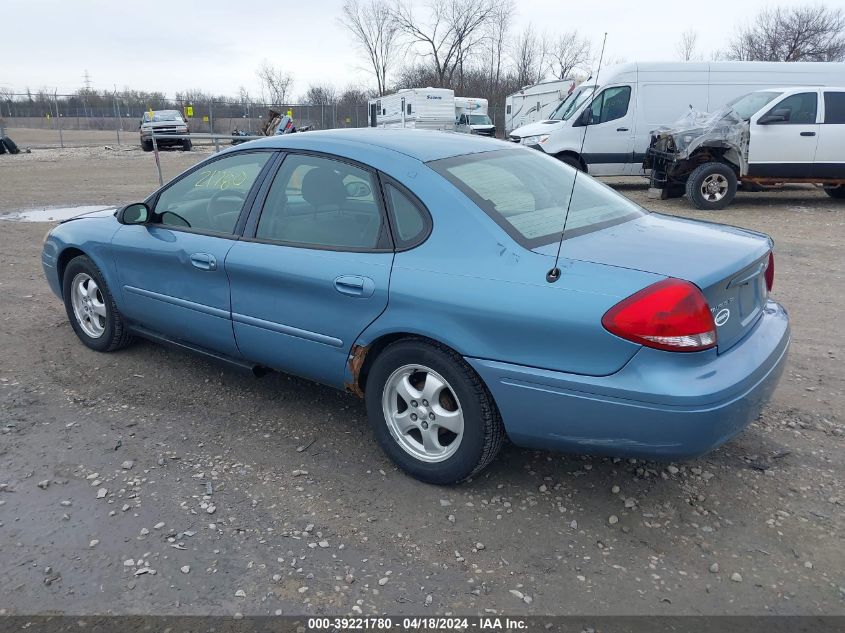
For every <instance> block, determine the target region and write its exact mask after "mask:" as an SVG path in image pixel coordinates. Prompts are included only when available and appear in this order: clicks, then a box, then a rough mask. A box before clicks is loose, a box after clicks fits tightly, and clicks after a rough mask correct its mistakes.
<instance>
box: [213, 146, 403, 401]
mask: <svg viewBox="0 0 845 633" xmlns="http://www.w3.org/2000/svg"><path fill="white" fill-rule="evenodd" d="M383 207H384V203H383V200H382V196H381V193H380V188H379V182H378V178H377V176H376V174H375V173H374V172H373V171H371V170H369V169H367V168H365V167H363V166H361V165H358V164H353V163H351V162H348V161H345V160H342V159H338V158H335V157H328V156H323V155H312V154H300V153H291V154H288V155H287V156H286V157H285V159H284V161H283V162H282V164H281V166H280V167H279V169H278V172H277V173H276V175H275V177H274V178H273V181H272V185H271V186H270V188H269V191H268V193H267V195H266V198H265V199H264V201H263V206H262V208H261V211H260V215H259V216H258V217H257V218H254V217H251V218H250V222H249V223H248V225H247V228H246V230H245V232H244V238H243V239H242V240H241V241H239V242H238V243H237V244H235V245H234V246H233V247H232V249H231V250H230V251H229V253H228V255H227V256H226V272H227V274H228V276H229V280H230V284H231V296H232V319H233V321H234V331H235V339H236V341H237V344H238V347H239V349H240V350H241V352H242V353H243V355H244V356H245V357H247V358H248V359H250V360H252V361H255V362H258V363H261V364H263V365H266V366H268V367H272V368H274V369H278V370H281V371H285V372H288V373H292V374H296V375H299V376H303V377H305V378H310V379H312V380H316V381H318V382H322V383H325V384H330V385H334V386H341V385H342V382H343V376H344V370H345V368H346V363H347V360H348V355H349V352H350V350H351V347H352V344H353V343H354V341H355V340H356V339H357V337H358V335H359V334H360V333H361V332H362V331H363V330H364V329H365V328H366V327H367V326H368V325H369V324H370V323H372V322H373V321H374V320H375V319H376V318H377V317H378V316H379V315H380V314H381V313H382V311H383V310H384V309H385V307H386V306H387V295H388V284H389V281H390V270H391V266H392V263H393V247H392V243H391V239H390V231H389V227H388V224H387V221H386V220H385V214H384V208H383ZM253 225H254V226H253Z"/></svg>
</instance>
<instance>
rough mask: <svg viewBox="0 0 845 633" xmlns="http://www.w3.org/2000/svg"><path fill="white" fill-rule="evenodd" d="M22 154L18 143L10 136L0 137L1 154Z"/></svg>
mask: <svg viewBox="0 0 845 633" xmlns="http://www.w3.org/2000/svg"><path fill="white" fill-rule="evenodd" d="M6 153H9V154H20V153H21V150H20V148H19V147H18V146H17V144H16V143H15V142H14V141H13V140H12V139H10V138H9V137H8V136H2V137H0V154H6Z"/></svg>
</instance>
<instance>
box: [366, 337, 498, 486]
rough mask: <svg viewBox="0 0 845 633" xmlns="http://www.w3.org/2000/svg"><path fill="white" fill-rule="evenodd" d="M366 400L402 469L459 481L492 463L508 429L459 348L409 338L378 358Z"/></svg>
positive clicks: (381, 438) (424, 477)
mask: <svg viewBox="0 0 845 633" xmlns="http://www.w3.org/2000/svg"><path fill="white" fill-rule="evenodd" d="M364 401H365V403H366V405H367V417H368V418H369V420H370V424H371V425H372V427H373V432H374V433H375V436H376V439H377V440H378V442H379V444H380V445H381V447H382V449H383V450H384V452H385V453H387V455H388V457H390V458H391V459H392V460H393V461H394V462H395V463H396V464H397V465H398V466H399V467H400V468H401V469H402V470H404V471H405V472H406V473H408V474H409V475H411V476H412V477H416V478H417V479H419V480H421V481H425V482H427V483H431V484H440V485H444V484H454V483H458V482H460V481H463V480H465V479H467V478H468V477H471V476H472V475H474V474H475V473H477V472H480V471H481V470H482V469H483V468H484V467H485V466H487V465H488V464H489V463H490V462H491V461H493V458H494V457H495V456H496V454H497V453H498V452H499V449H500V448H501V446H502V442H503V441H504V438H505V429H504V425H503V424H502V418H501V416H500V415H499V411H498V409H497V408H496V404H495V402H493V397H492V396H491V395H490V392H489V391H488V389H487V387H486V386H485V385H484V383H483V382H482V381H481V378H479V376H478V374H476V373H475V371H474V370H473V369H472V367H470V366H469V365H467V364H466V362H465V361H464V359H463V358H461V357H460V356H459V355H458V354H456V353H455V352H453V351H452V350H450V349H448V348H446V347H443V346H441V345H438V344H436V343H429V342H426V341H423V340H419V339H404V340H400V341H397V342H396V343H393V344H392V345H390V346H388V347H387V348H386V349H385V350H384V351H382V352H381V353H379V355H378V356H377V357H376V359H375V361H374V362H373V365H372V367H371V368H370V371H369V373H368V376H367V382H366V388H365V391H364Z"/></svg>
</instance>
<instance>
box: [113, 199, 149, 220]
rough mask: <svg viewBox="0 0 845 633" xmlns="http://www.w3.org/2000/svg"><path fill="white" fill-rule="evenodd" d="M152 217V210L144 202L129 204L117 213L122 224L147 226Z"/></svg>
mask: <svg viewBox="0 0 845 633" xmlns="http://www.w3.org/2000/svg"><path fill="white" fill-rule="evenodd" d="M151 217H152V213H150V208H149V207H148V206H147V205H146V204H144V203H143V202H136V203H135V204H127V205H126V206H125V207H123V208H122V209H120V210H119V211H118V212H117V221H118V222H120V223H121V224H146V223H147V222H149V221H150V218H151Z"/></svg>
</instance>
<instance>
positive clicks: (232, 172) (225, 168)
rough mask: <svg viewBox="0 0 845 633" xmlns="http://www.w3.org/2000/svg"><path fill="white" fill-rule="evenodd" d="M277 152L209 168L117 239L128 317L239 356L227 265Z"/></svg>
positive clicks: (176, 186) (227, 159)
mask: <svg viewBox="0 0 845 633" xmlns="http://www.w3.org/2000/svg"><path fill="white" fill-rule="evenodd" d="M273 155H274V154H273V153H272V152H268V151H240V152H237V153H233V154H228V155H224V156H222V157H221V158H219V159H218V160H214V161H211V162H207V163H203V164H202V165H200V166H199V167H198V168H196V169H194V170H192V171H190V172H189V173H187V174H185V175H184V176H182V177H181V178H179V179H178V180H176V181H175V182H173V183H172V184H170V185H169V186H168V187H167V188H165V189H164V190H162V191H161V192H160V193H159V194H158V195H157V196H156V198H155V199H154V200H152V201H151V202H150V206H151V210H152V216H151V222H150V223H148V224H143V225H124V226H121V227H120V229H119V230H118V231H117V233H116V234H115V236H114V238H113V239H112V247H113V254H114V262H115V266H116V268H117V273H118V279H119V280H120V292H121V295H122V298H123V312H124V316H125V317H126V318H127V319H129V320H130V321H131V322H133V324H135V325H136V326H140V327H142V328H144V329H146V330H149V331H151V332H154V333H156V334H159V335H162V336H165V337H167V338H170V339H172V340H175V341H179V342H184V343H188V344H191V345H194V346H199V347H202V348H204V349H207V350H212V351H215V352H218V353H220V354H224V355H228V356H232V357H238V356H239V353H238V349H237V346H236V345H235V339H234V335H233V332H232V320H231V304H230V300H229V280H228V279H227V278H226V271H225V269H224V266H223V263H224V262H225V260H226V253H228V252H229V249H231V248H232V245H233V244H235V242H236V238H235V229H236V226H237V224H238V220H239V218H240V216H241V213H242V210H243V208H244V206H245V202H246V201H247V200H248V199H249V197H250V192H251V190H252V189H253V185H254V184H255V183H256V181H257V180H259V178H260V176H261V175H262V172H263V170H264V169H265V168H266V167H267V165H268V163H269V161H270V159H271V158H272V157H273Z"/></svg>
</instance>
